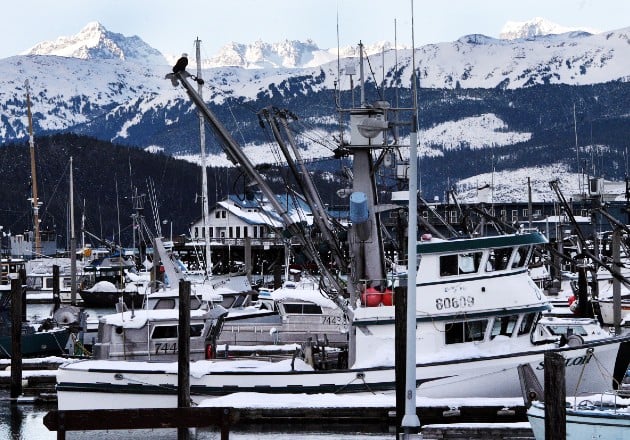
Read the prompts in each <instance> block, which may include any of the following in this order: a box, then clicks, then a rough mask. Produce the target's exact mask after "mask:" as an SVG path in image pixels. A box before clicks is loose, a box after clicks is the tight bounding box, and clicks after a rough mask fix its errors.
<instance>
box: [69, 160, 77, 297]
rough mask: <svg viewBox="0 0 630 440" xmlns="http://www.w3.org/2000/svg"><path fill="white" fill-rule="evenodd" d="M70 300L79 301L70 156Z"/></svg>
mask: <svg viewBox="0 0 630 440" xmlns="http://www.w3.org/2000/svg"><path fill="white" fill-rule="evenodd" d="M70 302H71V303H72V305H73V306H74V305H76V303H77V238H76V236H75V234H74V177H73V174H72V156H70Z"/></svg>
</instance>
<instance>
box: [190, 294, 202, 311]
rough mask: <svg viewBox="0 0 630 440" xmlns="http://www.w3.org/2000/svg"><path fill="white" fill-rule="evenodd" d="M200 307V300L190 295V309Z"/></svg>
mask: <svg viewBox="0 0 630 440" xmlns="http://www.w3.org/2000/svg"><path fill="white" fill-rule="evenodd" d="M199 307H201V300H200V299H199V298H197V297H196V296H191V297H190V310H197V309H199Z"/></svg>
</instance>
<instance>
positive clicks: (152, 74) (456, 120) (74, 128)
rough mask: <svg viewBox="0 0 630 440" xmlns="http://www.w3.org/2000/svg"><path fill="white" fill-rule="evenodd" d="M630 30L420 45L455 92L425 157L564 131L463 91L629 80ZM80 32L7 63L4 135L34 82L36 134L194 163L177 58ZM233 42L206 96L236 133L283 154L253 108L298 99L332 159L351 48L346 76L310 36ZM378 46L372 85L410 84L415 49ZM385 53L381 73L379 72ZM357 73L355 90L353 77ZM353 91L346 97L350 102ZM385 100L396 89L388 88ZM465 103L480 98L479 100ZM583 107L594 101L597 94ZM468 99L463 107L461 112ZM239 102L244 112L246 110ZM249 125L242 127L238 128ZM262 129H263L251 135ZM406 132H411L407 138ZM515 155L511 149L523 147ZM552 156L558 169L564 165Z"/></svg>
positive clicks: (308, 143) (0, 102)
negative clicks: (174, 71)
mask: <svg viewBox="0 0 630 440" xmlns="http://www.w3.org/2000/svg"><path fill="white" fill-rule="evenodd" d="M79 36H80V37H79ZM629 36H630V28H625V29H621V30H617V31H610V32H606V33H601V34H596V35H588V34H585V33H583V32H582V33H576V32H571V33H565V34H561V35H547V36H543V37H532V38H526V39H517V40H513V41H508V40H502V39H493V38H489V37H485V36H483V35H470V36H466V37H462V38H460V39H459V40H457V41H455V42H451V43H440V44H433V45H426V46H423V47H421V48H418V49H417V53H416V61H417V65H418V66H419V68H418V69H419V80H420V86H421V87H422V88H424V89H425V90H426V89H439V90H442V89H445V90H448V93H447V92H444V98H440V97H437V98H435V99H436V100H437V101H436V103H433V104H432V105H433V107H432V108H437V109H438V110H440V111H441V113H440V114H439V117H437V116H434V115H433V114H431V115H428V116H427V115H425V116H423V118H424V119H426V118H432V119H429V121H431V122H430V123H429V126H425V127H423V129H422V132H421V133H420V136H419V140H420V142H421V146H420V151H421V154H422V155H423V156H424V157H427V158H440V157H443V158H452V157H453V155H454V154H459V150H463V151H477V150H484V149H487V148H499V147H500V148H502V149H505V148H510V147H512V146H519V145H521V144H525V143H528V142H530V141H531V140H532V139H536V136H539V137H540V135H541V134H542V135H544V136H547V137H549V135H548V134H547V133H544V132H543V133H540V132H535V131H534V129H536V130H549V129H552V130H555V129H556V127H551V128H546V127H542V124H541V123H537V124H536V126H535V127H534V125H533V124H532V126H531V127H530V126H526V125H524V122H523V120H524V119H526V118H525V116H528V115H524V114H521V115H520V116H519V114H518V112H519V111H521V112H529V113H531V112H537V110H536V108H535V107H533V108H531V106H530V107H525V106H524V104H529V103H523V102H520V104H516V105H517V106H518V105H521V106H523V107H522V108H516V109H515V114H514V115H512V116H511V119H510V118H509V117H507V118H506V114H505V109H504V110H503V113H502V112H501V111H499V110H498V109H493V108H488V104H485V103H484V99H485V98H471V97H470V96H468V97H464V95H466V93H464V92H462V93H459V92H458V91H459V90H463V91H465V90H471V91H474V90H477V89H483V90H488V91H489V92H488V93H487V95H490V94H492V93H494V94H495V96H498V97H499V98H501V99H503V94H506V95H507V94H509V92H511V91H518V90H527V89H529V88H533V86H535V85H540V84H557V85H594V84H600V83H608V82H616V83H624V82H628V79H629V78H630V77H629V75H628V72H627V62H626V59H627V58H628V56H630V43H629V41H630V38H629ZM75 37H76V38H67V39H66V40H63V39H59V40H57V41H56V42H53V43H54V44H53V43H49V44H43V43H42V44H40V45H38V46H37V47H36V48H34V49H33V50H32V51H33V53H49V54H51V55H27V56H15V57H11V58H6V59H2V60H0V73H1V74H2V76H1V78H0V108H1V109H2V111H1V112H0V139H1V140H2V142H10V141H13V140H16V139H24V138H25V137H26V135H27V130H26V124H27V122H26V110H25V108H26V105H25V95H26V94H25V89H24V86H23V84H24V79H26V78H28V79H29V82H30V88H31V95H32V102H33V112H34V122H35V131H36V135H41V134H45V133H49V132H58V131H71V132H76V133H81V134H87V135H89V136H93V137H96V138H98V139H106V140H110V141H113V142H119V143H123V144H126V145H134V146H138V147H144V148H150V149H151V151H164V152H166V153H167V154H174V155H178V156H181V157H189V158H190V160H193V161H194V160H195V156H196V154H197V149H198V146H197V140H196V139H197V137H198V136H197V134H196V131H195V130H196V129H195V127H196V122H195V121H196V112H195V110H194V108H193V105H192V104H191V103H190V100H189V99H188V97H187V96H186V94H185V93H184V91H183V90H182V89H181V88H179V87H177V88H174V87H173V86H172V85H171V83H170V81H168V80H165V78H164V75H165V74H166V73H168V72H169V71H170V66H169V65H166V64H164V63H163V62H162V64H161V65H159V64H155V63H156V62H158V60H159V57H157V58H153V55H151V51H150V50H148V49H146V48H145V49H142V45H140V46H139V47H140V48H137V47H136V46H134V44H135V43H134V41H135V40H133V38H132V39H128V38H126V37H123V36H121V35H120V34H113V33H111V32H109V31H107V30H106V29H104V28H102V26H100V25H98V24H91V25H88V26H87V27H86V28H85V29H84V30H83V31H82V32H81V33H80V34H78V36H75ZM110 42H111V43H110ZM114 43H115V44H114ZM134 47H136V49H133V48H134ZM230 47H231V49H230V50H228V51H227V52H226V54H225V57H224V58H221V57H218V58H215V59H214V61H213V62H214V63H216V64H215V65H223V64H226V63H227V64H230V61H229V60H230V59H233V63H234V64H237V65H239V66H241V65H245V66H247V67H250V68H243V67H212V68H205V69H204V70H203V78H204V79H205V81H206V86H205V89H204V97H205V99H206V100H207V101H208V102H210V103H211V105H212V106H214V107H215V109H217V110H218V111H223V112H224V113H223V115H222V116H224V117H226V119H229V120H228V121H227V122H232V128H233V129H235V130H236V131H235V132H238V136H237V137H238V138H239V140H241V138H242V141H243V142H242V143H243V144H244V145H246V149H247V151H248V152H250V154H251V157H254V158H255V160H256V161H257V162H259V163H261V162H266V163H273V162H275V156H274V154H273V152H272V150H271V149H270V146H269V145H268V138H265V137H264V136H263V135H262V134H260V129H259V127H258V126H257V120H256V115H255V114H254V112H253V111H252V109H260V108H263V107H265V106H269V105H270V104H273V105H277V104H276V103H277V102H283V103H284V102H290V103H291V104H293V105H295V107H289V108H290V109H291V110H294V111H295V112H296V113H298V114H300V113H303V112H305V111H306V112H307V113H308V115H307V117H306V121H307V122H309V123H311V125H312V128H310V129H308V130H307V131H306V132H305V133H304V134H303V138H302V145H304V146H305V148H306V150H305V153H304V156H305V158H317V157H331V156H332V148H331V147H329V146H323V145H324V144H323V143H321V142H315V141H313V137H314V136H317V137H319V138H323V137H327V138H328V139H329V140H331V139H333V134H336V130H337V127H336V125H335V123H334V115H335V106H334V100H333V95H332V92H331V91H332V90H334V89H335V83H336V87H337V89H339V90H345V91H347V90H348V89H349V86H350V78H349V76H348V75H346V72H348V71H349V68H354V71H356V72H358V70H359V69H358V66H357V63H358V61H357V57H356V52H354V53H353V52H352V51H351V50H349V52H347V54H348V56H347V57H345V58H344V59H343V60H341V65H342V72H341V77H338V73H337V61H336V50H335V51H334V52H335V53H334V54H333V53H331V51H325V50H321V49H319V48H317V46H316V44H315V43H314V42H311V41H307V42H306V43H300V42H289V41H285V42H282V43H276V44H266V43H263V42H256V43H254V44H253V45H238V44H236V43H234V44H233V45H230ZM134 50H135V52H134ZM230 51H231V52H230ZM376 53H377V54H378V55H376V56H372V57H370V65H369V66H370V68H369V69H366V70H367V74H368V79H367V81H368V86H371V88H372V89H374V84H375V83H376V84H378V85H381V84H382V83H384V85H385V87H386V88H387V87H393V86H396V87H406V88H408V87H409V84H410V75H411V68H410V63H411V51H410V50H409V49H401V50H398V51H397V53H394V51H393V50H389V51H387V52H385V54H384V56H383V55H382V54H381V53H380V51H377V52H376ZM134 54H135V55H134ZM146 54H148V55H146ZM145 55H146V56H145ZM329 55H332V58H330V59H331V60H332V61H328V62H326V63H324V64H321V65H319V63H320V62H321V60H328V59H329V58H327V57H328V56H329ZM160 56H161V55H160ZM230 57H232V58H230ZM395 58H397V59H398V63H397V66H398V68H399V71H397V72H395V71H394V68H393V66H394V59H395ZM383 60H384V62H385V79H384V81H383V78H382V77H381V76H382V74H381V72H382V71H383V69H382V62H383ZM191 64H192V61H191ZM189 65H190V64H189ZM205 65H211V63H210V62H208V63H206V64H205ZM270 66H278V67H270ZM295 66H307V67H295ZM189 70H190V69H189ZM354 81H355V82H354V85H355V87H356V86H357V83H358V81H357V78H356V75H355V77H354ZM407 93H408V92H407ZM563 93H564V92H563ZM347 96H348V94H346V101H344V102H343V103H342V105H346V106H347V105H348V104H349V102H347ZM453 97H455V99H453ZM562 98H563V99H568V101H567V102H566V106H567V107H570V106H571V105H572V104H574V103H575V101H571V100H572V99H573V98H572V97H570V96H569V94H567V93H564V94H563V95H562ZM595 98H597V97H595ZM386 99H392V97H391V96H386ZM423 99H426V98H423ZM458 99H466V100H468V101H471V100H472V101H474V100H478V101H479V102H478V103H474V102H473V103H472V104H471V103H470V102H464V101H458ZM495 99H496V98H495ZM440 101H442V102H440ZM595 102H597V99H595ZM619 102H623V100H621V99H620V100H619ZM534 104H535V102H534ZM583 104H584V103H583ZM587 104H588V105H591V104H590V101H589V102H588V103H587ZM587 104H584V105H587ZM283 105H284V104H283ZM464 107H465V108H466V109H467V110H466V111H464V110H462V109H463V108H464ZM502 107H510V108H512V107H514V105H513V103H511V102H507V103H502ZM243 108H246V109H247V113H245V110H243ZM563 111H564V110H563ZM607 112H608V113H607ZM601 113H602V114H604V115H606V114H608V115H612V116H615V117H617V116H616V115H619V114H625V115H626V117H627V115H628V111H627V108H626V109H625V110H624V109H609V110H607V109H604V110H603V111H602V112H601ZM507 116H510V115H507ZM508 119H509V120H508ZM224 122H226V121H224ZM620 124H623V121H620ZM516 125H518V128H516ZM626 125H627V124H626ZM248 127H249V128H250V130H249V133H247V129H248ZM241 131H243V132H246V134H245V135H244V136H241V135H242V133H241ZM254 131H255V132H256V133H257V134H256V135H252V134H251V133H253V132H254ZM256 136H258V137H256ZM567 138H568V136H567ZM405 139H406V138H404V137H403V143H404V142H406V141H405ZM536 142H537V143H538V144H537V145H538V147H539V148H540V151H543V150H544V149H545V148H548V145H549V139H544V140H543V141H540V140H537V141H536ZM528 145H529V144H528ZM191 146H192V148H191ZM218 151H219V147H218V146H217V145H214V144H213V147H211V148H210V153H211V158H210V160H209V163H211V164H212V165H222V164H226V165H227V164H228V163H227V159H226V158H225V157H224V155H222V154H221V153H219V152H218ZM403 154H404V153H403ZM510 154H511V155H512V156H514V155H515V154H517V153H514V152H511V153H510ZM537 154H539V156H537V159H539V160H540V161H541V162H542V163H546V162H545V160H546V159H545V153H537ZM504 156H505V157H509V156H510V155H508V154H504ZM445 160H452V159H445ZM479 160H482V159H479ZM551 162H553V163H557V164H558V165H557V166H558V167H560V166H562V164H561V163H560V162H557V161H551ZM452 169H453V167H449V166H446V165H445V166H444V167H443V171H440V172H441V173H450V172H451V171H452ZM485 169H487V168H486V167H482V166H478V167H477V168H476V169H475V168H473V167H470V169H469V170H468V172H469V174H466V176H469V175H470V174H473V173H475V172H479V171H480V170H485ZM551 171H553V170H551ZM551 171H550V170H548V171H547V172H551ZM471 179H475V178H471ZM477 179H479V177H477ZM505 193H506V195H509V194H510V192H509V191H506V192H505Z"/></svg>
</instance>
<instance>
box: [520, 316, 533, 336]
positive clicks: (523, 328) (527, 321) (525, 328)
mask: <svg viewBox="0 0 630 440" xmlns="http://www.w3.org/2000/svg"><path fill="white" fill-rule="evenodd" d="M535 320H536V313H527V314H526V315H525V316H523V320H522V321H521V324H520V325H519V326H518V334H519V335H528V334H529V332H530V331H531V329H532V326H533V325H534V321H535Z"/></svg>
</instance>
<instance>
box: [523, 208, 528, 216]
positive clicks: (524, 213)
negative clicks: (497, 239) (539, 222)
mask: <svg viewBox="0 0 630 440" xmlns="http://www.w3.org/2000/svg"><path fill="white" fill-rule="evenodd" d="M528 217H529V209H527V208H525V209H523V218H528Z"/></svg>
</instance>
